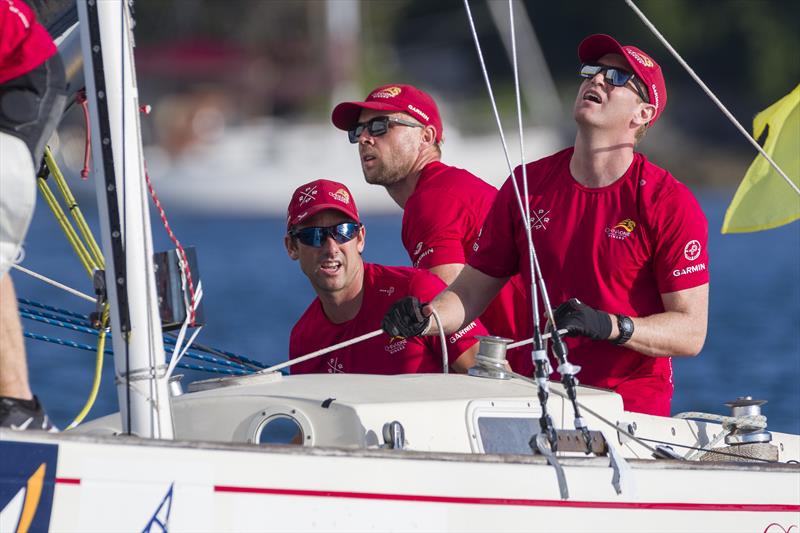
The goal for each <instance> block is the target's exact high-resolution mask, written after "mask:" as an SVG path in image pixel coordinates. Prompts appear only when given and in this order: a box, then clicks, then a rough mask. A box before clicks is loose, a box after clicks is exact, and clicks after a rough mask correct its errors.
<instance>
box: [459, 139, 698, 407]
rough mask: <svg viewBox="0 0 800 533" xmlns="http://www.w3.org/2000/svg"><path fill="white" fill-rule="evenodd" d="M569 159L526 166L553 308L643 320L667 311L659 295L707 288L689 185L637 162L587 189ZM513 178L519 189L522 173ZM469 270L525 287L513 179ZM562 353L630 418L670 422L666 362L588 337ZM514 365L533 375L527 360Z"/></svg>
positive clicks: (564, 155)
mask: <svg viewBox="0 0 800 533" xmlns="http://www.w3.org/2000/svg"><path fill="white" fill-rule="evenodd" d="M572 153H573V149H572V148H568V149H566V150H563V151H561V152H559V153H557V154H554V155H552V156H550V157H547V158H544V159H541V160H539V161H535V162H533V163H529V164H528V165H527V177H528V198H529V205H530V210H531V226H532V237H533V242H534V246H536V253H537V256H538V259H539V262H540V265H541V269H542V274H543V276H544V279H545V283H546V284H547V287H548V291H549V295H550V301H551V304H552V305H553V306H557V305H559V304H560V303H562V302H564V301H566V300H567V299H569V298H572V297H575V298H578V299H580V300H581V301H583V302H584V303H586V304H588V305H590V306H592V307H594V308H596V309H601V310H603V311H606V312H608V313H612V314H617V313H621V314H626V315H630V316H633V317H639V316H649V315H652V314H656V313H661V312H663V311H664V306H663V303H662V300H661V295H662V294H665V293H670V292H675V291H680V290H684V289H689V288H692V287H697V286H700V285H703V284H705V283H708V279H709V272H708V268H709V267H708V251H707V246H706V245H707V242H708V222H707V221H706V218H705V215H704V214H703V211H702V210H701V209H700V206H699V204H698V203H697V200H696V199H695V198H694V196H693V195H692V193H691V192H690V191H689V189H688V188H687V187H686V186H685V185H683V184H682V183H680V182H679V181H678V180H676V179H675V178H674V177H672V175H671V174H669V173H668V172H667V171H665V170H663V169H661V168H659V167H657V166H655V165H653V164H652V163H650V162H649V161H648V160H647V158H646V157H645V156H643V155H642V154H638V153H637V154H635V155H634V158H633V162H632V164H631V166H630V168H629V169H628V170H627V172H626V173H625V174H624V175H623V176H622V177H621V178H620V179H618V180H617V181H615V182H614V183H613V184H611V185H609V186H606V187H601V188H595V189H592V188H588V187H584V186H582V185H580V184H579V183H578V182H577V181H575V180H574V179H573V178H572V175H571V174H570V172H569V162H570V159H571V157H572ZM515 175H516V180H517V183H518V184H519V185H520V187H521V183H522V178H521V175H522V172H521V170H520V169H519V168H517V169H516V171H515ZM520 191H522V189H521V188H520ZM469 264H470V265H472V266H473V267H474V268H477V269H478V270H480V271H482V272H484V273H486V274H488V275H490V276H495V277H500V276H509V275H512V274H515V273H517V272H521V273H522V275H523V278H524V279H525V280H526V281H529V280H530V277H531V273H530V268H529V266H528V255H527V242H526V237H525V232H524V227H523V224H522V223H521V217H520V215H519V209H518V207H517V201H516V198H515V195H514V189H513V184H512V183H511V181H510V180H507V181H506V183H505V184H504V185H503V187H502V188H501V189H500V192H499V194H498V196H497V200H496V201H495V204H494V206H493V207H492V211H491V212H490V214H489V216H488V217H487V220H486V223H485V229H484V232H483V234H482V235H481V237H480V239H479V241H478V250H477V251H476V253H475V254H474V255H473V256H472V257H471V258H470V260H469ZM567 345H568V347H569V361H570V362H571V363H573V364H577V365H581V366H582V367H583V368H582V370H581V372H580V374H579V375H578V379H579V380H580V381H581V382H582V383H585V384H587V385H595V386H599V387H604V388H610V389H615V390H618V392H620V393H621V394H622V395H623V399H624V400H625V406H626V408H627V409H629V410H634V411H641V412H649V413H653V414H660V415H668V414H669V404H670V400H671V398H672V388H673V387H672V364H671V360H670V358H668V357H648V356H646V355H643V354H640V353H638V352H635V351H633V350H631V349H628V348H626V347H624V346H616V345H614V344H612V343H610V342H607V341H592V340H590V339H588V338H585V337H577V338H569V339H567ZM511 363H512V366H516V367H515V370H517V371H518V372H521V373H524V374H527V375H530V374H532V372H533V368H532V364H531V362H530V361H529V360H524V359H523V360H520V361H511ZM639 384H640V385H639Z"/></svg>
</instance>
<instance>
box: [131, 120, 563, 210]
mask: <svg viewBox="0 0 800 533" xmlns="http://www.w3.org/2000/svg"><path fill="white" fill-rule="evenodd" d="M444 128H445V131H446V132H447V133H446V142H445V146H444V148H443V160H444V161H445V162H452V163H454V164H456V166H461V167H463V168H466V169H469V170H470V171H471V172H472V173H474V174H475V175H477V176H480V177H481V178H483V179H484V180H485V181H487V182H489V183H492V184H493V185H495V186H497V187H499V186H500V185H501V184H502V182H503V180H505V178H506V177H507V176H506V173H505V172H504V171H503V169H504V168H506V163H505V159H503V153H502V152H501V151H499V150H497V140H498V137H497V134H494V135H490V134H486V135H480V136H468V137H467V136H461V135H460V133H459V132H458V130H457V129H456V128H455V127H454V126H451V125H449V124H447V123H445V125H444ZM525 136H526V137H525V138H526V139H527V140H528V146H529V151H528V157H529V159H530V160H534V159H538V158H539V157H543V156H544V155H546V154H548V153H551V152H554V151H556V150H557V149H559V148H561V144H559V143H560V138H559V137H558V135H557V133H556V132H555V131H553V130H549V129H545V128H531V129H529V130H528V131H526V133H525ZM145 155H146V158H147V166H148V169H149V171H150V174H151V177H152V178H153V181H154V184H155V186H156V187H157V188H158V191H159V195H160V196H161V197H162V198H163V199H164V201H165V202H167V203H168V205H170V206H176V207H178V208H180V209H183V210H194V211H198V212H209V213H237V214H250V215H265V214H267V215H280V216H282V215H284V214H285V211H286V191H288V190H294V189H296V188H297V187H299V186H300V185H302V184H303V183H306V182H308V180H309V179H310V177H313V176H328V177H335V178H336V179H339V180H341V181H343V182H345V183H347V185H348V187H349V188H350V189H351V191H352V192H353V195H354V196H355V197H356V198H358V206H359V209H360V210H361V211H363V212H367V213H399V212H400V208H399V207H397V204H395V203H394V201H393V200H392V199H391V198H390V197H389V195H387V194H386V191H385V190H384V189H383V188H382V187H375V186H373V185H369V184H368V183H366V182H365V181H364V179H363V177H362V171H361V166H360V164H359V160H358V152H357V149H356V148H355V147H354V146H352V145H350V144H348V142H347V136H346V134H345V133H344V132H342V131H339V130H337V129H336V128H334V127H333V125H331V124H330V123H327V124H297V123H287V122H286V121H282V120H280V119H263V120H260V121H255V122H253V123H251V124H248V125H242V126H237V127H231V128H226V129H225V130H224V133H222V134H221V135H220V136H219V137H217V138H214V139H213V140H209V141H206V142H198V143H197V144H194V145H192V146H191V147H189V148H188V149H187V150H186V151H185V152H183V153H181V154H180V155H179V156H177V157H175V158H171V157H169V156H168V155H166V154H165V153H164V151H163V150H161V149H159V148H158V147H155V146H150V147H145Z"/></svg>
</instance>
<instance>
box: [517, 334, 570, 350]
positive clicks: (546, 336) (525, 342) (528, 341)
mask: <svg viewBox="0 0 800 533" xmlns="http://www.w3.org/2000/svg"><path fill="white" fill-rule="evenodd" d="M558 334H559V335H566V334H567V330H566V329H559V330H558ZM552 336H553V334H552V333H545V334H543V335H542V340H543V341H546V340H547V339H549V338H550V337H552ZM528 344H533V338H532V337H531V338H529V339H525V340H521V341H517V342H512V343H511V344H509V345H508V346H506V350H512V349H514V348H519V347H520V346H527V345H528Z"/></svg>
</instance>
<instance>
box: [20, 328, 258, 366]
mask: <svg viewBox="0 0 800 533" xmlns="http://www.w3.org/2000/svg"><path fill="white" fill-rule="evenodd" d="M24 335H25V336H26V337H27V338H29V339H34V340H37V341H44V342H51V343H53V344H59V345H61V346H68V347H70V348H78V349H79V350H86V351H89V352H95V353H96V352H97V347H96V346H92V345H91V344H83V343H80V342H75V341H69V340H65V339H57V338H55V337H48V336H47V335H39V334H38V333H31V332H29V331H26V332H25V333H24ZM103 353H104V354H105V355H114V352H113V351H111V350H105V351H104V352H103ZM187 356H188V354H187ZM175 366H177V367H178V368H185V369H187V370H199V371H201V372H211V373H216V374H229V375H233V376H246V375H248V374H252V372H249V371H247V370H241V369H238V368H217V367H211V366H203V365H194V364H191V363H178V364H177V365H175Z"/></svg>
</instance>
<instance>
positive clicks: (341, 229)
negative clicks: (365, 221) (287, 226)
mask: <svg viewBox="0 0 800 533" xmlns="http://www.w3.org/2000/svg"><path fill="white" fill-rule="evenodd" d="M359 229H361V224H359V223H358V222H342V223H341V224H336V225H333V226H312V227H308V228H302V229H293V230H291V231H289V236H290V237H292V238H294V239H297V240H298V241H300V242H301V243H303V244H305V245H306V246H313V247H314V248H320V247H322V245H323V244H324V243H325V241H327V240H328V237H331V238H332V239H333V240H334V241H336V242H337V243H339V244H344V243H346V242H350V241H352V240H353V239H354V238H355V236H356V235H357V234H358V230H359Z"/></svg>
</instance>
